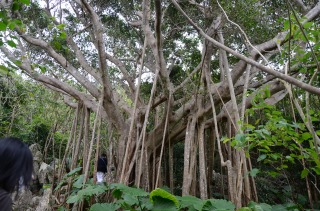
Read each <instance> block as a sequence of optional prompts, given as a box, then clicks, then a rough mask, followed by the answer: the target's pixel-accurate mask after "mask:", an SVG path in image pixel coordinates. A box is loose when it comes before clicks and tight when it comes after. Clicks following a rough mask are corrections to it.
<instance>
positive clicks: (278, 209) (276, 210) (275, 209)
mask: <svg viewBox="0 0 320 211" xmlns="http://www.w3.org/2000/svg"><path fill="white" fill-rule="evenodd" d="M283 210H288V209H287V208H286V207H284V206H283V205H281V204H279V205H274V206H272V211H283Z"/></svg>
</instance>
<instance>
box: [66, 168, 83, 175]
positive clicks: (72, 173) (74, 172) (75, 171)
mask: <svg viewBox="0 0 320 211" xmlns="http://www.w3.org/2000/svg"><path fill="white" fill-rule="evenodd" d="M81 169H82V167H78V168H75V169H73V170H72V171H70V172H69V173H68V174H66V175H65V176H64V177H71V176H73V175H74V174H76V173H78V172H79V171H80V170H81Z"/></svg>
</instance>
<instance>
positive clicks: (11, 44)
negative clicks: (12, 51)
mask: <svg viewBox="0 0 320 211" xmlns="http://www.w3.org/2000/svg"><path fill="white" fill-rule="evenodd" d="M7 43H8V45H10V46H11V47H13V48H15V47H17V45H16V44H15V42H13V41H12V40H8V41H7Z"/></svg>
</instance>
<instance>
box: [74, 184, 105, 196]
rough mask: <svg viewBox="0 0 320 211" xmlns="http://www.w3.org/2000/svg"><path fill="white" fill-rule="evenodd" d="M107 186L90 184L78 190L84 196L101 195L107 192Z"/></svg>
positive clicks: (79, 194)
mask: <svg viewBox="0 0 320 211" xmlns="http://www.w3.org/2000/svg"><path fill="white" fill-rule="evenodd" d="M106 190H107V187H106V186H104V185H89V186H88V187H86V188H85V189H82V190H79V191H78V194H77V195H78V196H79V197H81V198H84V197H86V196H93V195H99V194H101V193H104V192H106Z"/></svg>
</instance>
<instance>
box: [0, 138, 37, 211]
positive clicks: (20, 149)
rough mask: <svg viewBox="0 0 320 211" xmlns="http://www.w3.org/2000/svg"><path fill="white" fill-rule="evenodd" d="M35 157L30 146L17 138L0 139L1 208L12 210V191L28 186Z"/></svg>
mask: <svg viewBox="0 0 320 211" xmlns="http://www.w3.org/2000/svg"><path fill="white" fill-rule="evenodd" d="M32 172H33V157H32V153H31V151H30V149H29V148H28V146H27V145H26V144H25V143H23V142H22V141H21V140H19V139H17V138H3V139H0V210H1V211H11V210H12V200H11V196H10V195H11V193H12V192H14V191H18V190H19V187H20V188H21V187H22V186H24V187H28V186H29V184H30V181H31V179H32Z"/></svg>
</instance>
